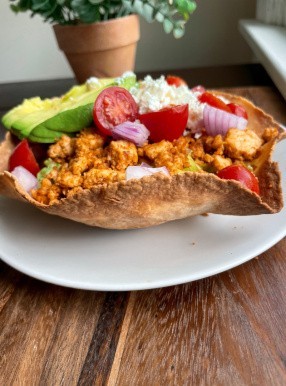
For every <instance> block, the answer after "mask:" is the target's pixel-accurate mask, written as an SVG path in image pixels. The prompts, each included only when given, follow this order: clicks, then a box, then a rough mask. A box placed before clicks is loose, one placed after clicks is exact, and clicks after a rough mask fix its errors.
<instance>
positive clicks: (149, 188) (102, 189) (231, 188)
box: [0, 91, 285, 229]
mask: <svg viewBox="0 0 286 386" xmlns="http://www.w3.org/2000/svg"><path fill="white" fill-rule="evenodd" d="M213 94H215V95H216V96H219V97H221V98H225V99H227V100H228V101H230V102H233V103H238V104H239V105H241V106H243V107H244V109H245V110H246V111H247V114H248V117H249V119H248V127H247V128H248V129H250V130H252V131H253V132H254V133H256V135H257V136H258V137H262V136H263V133H264V130H265V129H266V128H269V127H271V128H276V129H277V130H278V136H276V137H275V138H273V139H271V140H269V141H268V142H267V143H264V144H263V146H262V147H261V151H260V153H259V156H258V157H257V158H256V159H255V163H254V164H255V175H256V177H257V179H258V181H259V188H260V194H259V195H258V194H256V193H255V192H253V191H251V190H250V189H248V188H246V187H244V186H243V185H242V184H241V183H239V182H237V181H235V180H225V179H221V178H219V177H218V176H217V175H216V174H215V173H202V172H196V171H184V172H182V173H176V174H171V175H164V174H162V173H156V174H153V175H150V176H149V175H148V176H145V177H143V178H140V179H130V180H128V181H127V180H120V181H117V182H112V183H108V184H106V183H103V184H99V185H95V186H92V187H91V188H89V189H80V190H79V191H78V192H75V193H74V194H73V195H70V196H67V197H64V198H61V199H60V200H58V201H57V202H54V203H51V204H44V203H41V202H39V201H37V200H36V199H34V198H33V197H32V196H31V195H30V194H29V193H27V192H26V191H25V189H23V187H22V186H21V185H20V184H19V182H18V181H17V179H16V178H15V177H14V176H13V175H12V174H11V173H10V172H9V171H7V170H8V162H9V157H10V155H11V154H12V153H13V150H14V148H15V145H14V143H13V140H12V136H11V134H10V133H7V135H6V138H5V140H4V142H2V144H1V146H0V160H1V161H0V172H1V173H0V194H1V195H3V196H8V197H11V198H13V199H17V200H21V201H24V202H26V203H27V204H29V205H32V206H34V207H37V208H38V209H39V210H42V211H44V212H46V213H49V214H52V215H56V216H60V217H64V218H67V219H70V220H73V221H77V222H81V223H84V224H87V225H90V226H97V227H102V228H110V229H131V228H144V227H149V226H154V225H158V224H161V223H164V222H167V221H173V220H177V219H182V218H186V217H190V216H195V215H200V214H205V213H215V214H222V215H223V214H225V215H235V216H248V215H259V214H273V213H277V212H279V211H280V210H281V209H282V207H283V198H282V191H281V181H280V180H281V177H280V172H279V168H278V165H277V163H275V162H273V161H272V160H271V157H272V153H273V149H274V148H275V144H276V143H277V141H280V140H282V139H283V138H285V132H284V131H283V129H282V128H281V127H280V126H279V124H278V123H277V122H275V121H274V120H273V118H272V117H271V116H270V115H268V114H266V113H265V112H264V111H262V110H261V109H259V108H258V107H256V106H254V105H253V104H252V103H251V102H250V101H248V100H246V99H244V98H242V97H239V96H235V95H230V94H227V93H223V92H220V91H213Z"/></svg>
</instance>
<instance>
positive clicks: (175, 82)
mask: <svg viewBox="0 0 286 386" xmlns="http://www.w3.org/2000/svg"><path fill="white" fill-rule="evenodd" d="M166 81H167V83H168V84H169V85H170V86H176V87H180V86H187V83H186V82H185V81H184V79H182V78H180V77H179V76H175V75H167V76H166Z"/></svg>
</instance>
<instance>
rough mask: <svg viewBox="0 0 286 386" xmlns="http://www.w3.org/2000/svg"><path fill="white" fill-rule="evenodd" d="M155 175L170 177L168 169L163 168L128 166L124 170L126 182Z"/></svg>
mask: <svg viewBox="0 0 286 386" xmlns="http://www.w3.org/2000/svg"><path fill="white" fill-rule="evenodd" d="M155 173H163V174H165V175H166V176H170V173H169V171H168V169H167V168H166V167H165V166H162V167H160V168H152V167H146V166H128V167H127V169H126V180H127V181H128V180H131V179H137V180H138V179H140V178H142V177H145V176H151V175H152V174H155Z"/></svg>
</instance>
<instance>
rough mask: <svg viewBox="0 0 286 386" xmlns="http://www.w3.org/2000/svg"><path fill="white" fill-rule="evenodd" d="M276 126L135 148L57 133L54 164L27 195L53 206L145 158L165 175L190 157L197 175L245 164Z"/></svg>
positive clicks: (90, 135)
mask: <svg viewBox="0 0 286 386" xmlns="http://www.w3.org/2000/svg"><path fill="white" fill-rule="evenodd" d="M277 135H278V130H277V129H276V128H267V129H265V131H264V133H263V136H262V138H260V137H259V136H257V134H255V133H254V132H253V131H252V130H248V129H246V130H238V129H230V130H229V131H228V133H227V134H226V136H225V137H222V136H221V135H216V136H215V137H211V136H207V135H206V134H204V133H203V134H202V135H201V136H200V137H199V138H197V139H196V138H195V137H194V136H191V135H187V136H183V137H180V138H178V139H177V140H175V141H173V142H169V141H166V140H163V141H161V142H158V143H153V144H146V145H144V146H142V147H136V146H135V145H134V144H133V143H131V142H129V141H125V140H118V141H113V140H111V141H110V140H108V139H106V138H104V137H103V136H101V135H100V134H98V133H96V132H95V131H94V130H93V129H85V130H82V131H81V132H80V133H79V134H78V135H77V137H74V138H71V137H69V136H67V135H63V136H62V137H61V138H60V139H59V140H58V141H57V142H56V143H54V144H52V145H51V146H50V147H49V149H48V157H49V159H50V160H51V161H52V162H54V167H53V168H52V170H51V171H50V172H49V173H48V174H47V175H46V176H45V177H44V178H43V179H42V181H41V184H40V186H39V188H38V189H37V190H33V191H32V196H33V198H34V199H36V200H37V201H39V202H41V203H43V204H54V203H57V202H58V201H59V200H60V199H62V198H64V197H69V196H72V195H74V194H75V193H78V192H79V191H81V190H82V189H91V188H92V187H94V186H97V185H107V184H110V183H114V182H119V181H122V180H125V171H126V168H127V167H128V166H134V165H140V164H141V163H142V162H146V163H147V164H149V165H150V166H153V167H162V166H165V167H166V168H167V169H168V171H169V173H170V174H171V175H173V174H177V173H181V172H184V171H188V170H190V166H191V165H190V156H191V159H192V160H194V161H195V163H196V164H197V165H198V167H199V168H200V169H199V171H200V172H202V173H206V172H213V173H216V172H217V171H219V170H221V169H223V168H225V167H226V166H229V165H232V164H237V163H242V164H243V163H245V162H246V163H250V162H251V161H253V160H254V159H255V158H257V157H258V156H259V154H260V149H261V146H262V145H263V144H264V143H265V142H268V141H270V140H272V139H273V138H275V137H277Z"/></svg>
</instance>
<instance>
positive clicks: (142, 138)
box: [112, 121, 150, 146]
mask: <svg viewBox="0 0 286 386" xmlns="http://www.w3.org/2000/svg"><path fill="white" fill-rule="evenodd" d="M149 135H150V131H149V130H148V129H147V128H146V126H144V125H143V124H142V123H138V122H129V121H127V122H123V123H121V124H120V125H117V126H115V127H114V128H113V129H112V136H113V138H114V139H126V140H127V141H130V142H133V143H135V145H137V146H142V145H144V143H145V142H146V141H147V139H148V137H149Z"/></svg>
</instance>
